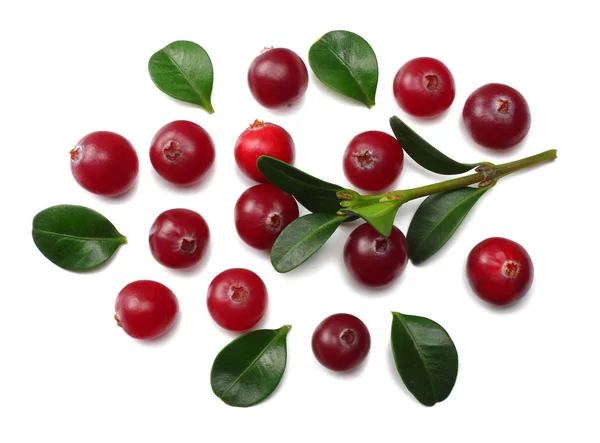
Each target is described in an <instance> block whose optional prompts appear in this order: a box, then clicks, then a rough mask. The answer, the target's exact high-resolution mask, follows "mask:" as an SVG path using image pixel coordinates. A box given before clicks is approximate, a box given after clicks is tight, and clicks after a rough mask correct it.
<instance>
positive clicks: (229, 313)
mask: <svg viewBox="0 0 600 443" xmlns="http://www.w3.org/2000/svg"><path fill="white" fill-rule="evenodd" d="M207 305H208V312H209V313H210V316H211V317H212V318H213V320H214V321H215V322H216V323H217V324H218V325H219V326H221V327H222V328H225V329H229V330H230V331H245V330H247V329H250V328H252V327H254V326H255V325H256V324H257V323H258V322H259V321H260V319H261V318H262V317H263V315H265V312H266V310H267V305H268V296H267V287H266V286H265V284H264V283H263V281H262V280H261V278H260V277H259V276H258V275H256V274H255V273H254V272H252V271H250V270H248V269H242V268H234V269H228V270H226V271H223V272H221V273H220V274H219V275H217V276H216V277H215V278H214V279H213V281H212V282H211V283H210V286H209V287H208V295H207Z"/></svg>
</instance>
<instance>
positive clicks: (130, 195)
mask: <svg viewBox="0 0 600 443" xmlns="http://www.w3.org/2000/svg"><path fill="white" fill-rule="evenodd" d="M139 183H140V179H139V177H138V178H136V180H135V182H134V183H133V185H132V186H131V188H129V190H128V191H127V192H125V193H124V194H121V195H117V196H115V197H107V196H104V195H97V194H93V196H94V197H95V198H96V199H98V200H99V201H101V202H103V203H108V204H115V205H120V204H123V203H128V202H130V201H131V200H133V199H134V198H135V196H136V194H137V193H138V189H139V187H140V184H139Z"/></svg>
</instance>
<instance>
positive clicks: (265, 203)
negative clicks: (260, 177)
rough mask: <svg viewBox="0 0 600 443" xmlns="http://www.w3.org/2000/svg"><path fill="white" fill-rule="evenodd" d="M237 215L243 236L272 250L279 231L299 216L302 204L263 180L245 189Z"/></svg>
mask: <svg viewBox="0 0 600 443" xmlns="http://www.w3.org/2000/svg"><path fill="white" fill-rule="evenodd" d="M234 216H235V228H236V230H237V233H238V235H239V236H240V238H241V239H242V240H243V241H244V242H246V243H247V244H248V245H250V246H252V247H253V248H257V249H264V250H267V251H269V250H271V247H272V246H273V243H275V240H277V237H278V236H279V233H280V232H281V231H283V229H284V228H285V227H286V226H287V225H289V224H290V223H291V222H293V221H294V220H296V219H297V218H298V204H297V203H296V200H295V199H294V197H292V196H291V195H290V194H287V193H285V192H283V191H282V190H280V189H279V188H277V187H276V186H274V185H272V184H270V183H262V184H259V185H255V186H252V187H251V188H249V189H246V191H244V193H243V194H242V195H241V196H240V198H239V199H238V201H237V203H236V204H235V210H234Z"/></svg>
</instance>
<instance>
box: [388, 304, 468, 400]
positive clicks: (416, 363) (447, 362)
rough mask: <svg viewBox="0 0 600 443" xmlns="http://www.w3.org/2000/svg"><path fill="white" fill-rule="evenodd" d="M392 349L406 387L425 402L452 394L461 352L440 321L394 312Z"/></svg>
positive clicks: (443, 398) (441, 398) (442, 398)
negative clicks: (457, 349)
mask: <svg viewBox="0 0 600 443" xmlns="http://www.w3.org/2000/svg"><path fill="white" fill-rule="evenodd" d="M392 315H393V320H392V353H393V355H394V361H395V362H396V369H397V370H398V373H399V374H400V377H401V378H402V381H403V382H404V384H405V385H406V387H407V389H408V390H409V391H410V392H411V394H413V395H414V396H415V398H416V399H417V400H419V402H421V403H422V404H424V405H425V406H433V405H435V404H436V403H439V402H441V401H444V400H445V399H446V398H448V396H449V395H450V392H451V391H452V388H453V387H454V383H455V382H456V376H457V374H458V353H457V352H456V347H455V346H454V343H453V342H452V339H451V338H450V336H449V335H448V333H447V332H446V330H445V329H444V328H442V327H441V326H440V325H439V324H437V323H436V322H434V321H433V320H430V319H428V318H424V317H416V316H412V315H404V314H400V313H399V312H392Z"/></svg>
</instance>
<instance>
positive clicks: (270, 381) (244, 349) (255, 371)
mask: <svg viewBox="0 0 600 443" xmlns="http://www.w3.org/2000/svg"><path fill="white" fill-rule="evenodd" d="M291 328H292V327H291V326H282V327H281V328H279V329H275V330H273V329H260V330H257V331H251V332H248V333H246V334H244V335H241V336H240V337H238V338H236V339H235V340H233V341H232V342H231V343H229V344H228V345H227V346H225V347H224V348H223V350H221V352H219V354H218V355H217V357H216V358H215V361H214V363H213V366H212V370H211V372H210V384H211V386H212V390H213V392H214V393H215V395H216V396H217V397H219V398H220V399H221V400H223V401H224V402H225V403H227V404H228V405H230V406H238V407H248V406H254V405H256V404H257V403H260V402H261V401H263V400H264V399H265V398H267V397H268V396H269V395H271V394H272V393H273V391H274V390H275V389H276V388H277V386H278V385H279V382H280V381H281V378H282V377H283V373H284V371H285V365H286V360H287V350H286V337H287V334H288V332H290V329H291Z"/></svg>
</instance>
